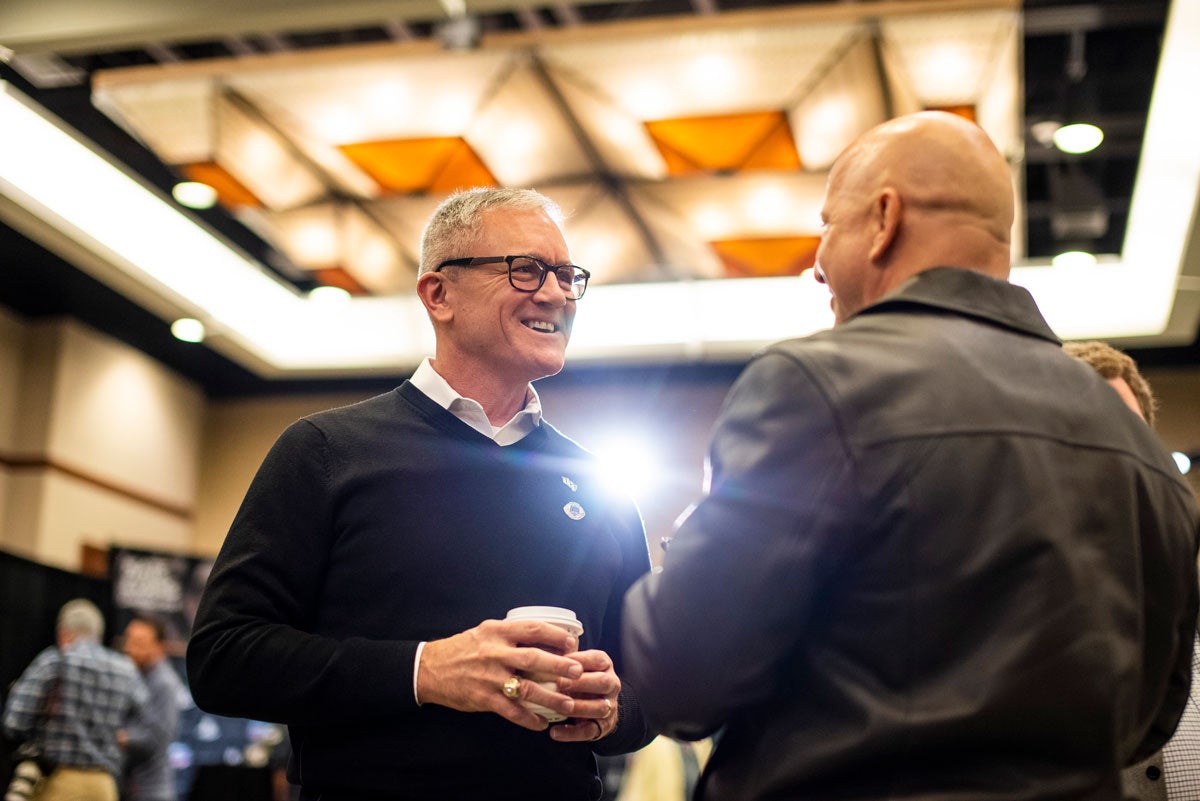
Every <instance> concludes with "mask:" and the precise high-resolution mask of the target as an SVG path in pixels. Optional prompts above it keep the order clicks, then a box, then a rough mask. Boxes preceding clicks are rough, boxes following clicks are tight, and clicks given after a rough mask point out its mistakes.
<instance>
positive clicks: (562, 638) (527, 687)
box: [417, 620, 615, 739]
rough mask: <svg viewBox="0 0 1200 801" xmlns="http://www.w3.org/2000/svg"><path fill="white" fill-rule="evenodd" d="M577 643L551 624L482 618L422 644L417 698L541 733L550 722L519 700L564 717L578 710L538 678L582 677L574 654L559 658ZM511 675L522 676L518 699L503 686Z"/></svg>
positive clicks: (578, 662) (560, 679)
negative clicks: (470, 626)
mask: <svg viewBox="0 0 1200 801" xmlns="http://www.w3.org/2000/svg"><path fill="white" fill-rule="evenodd" d="M578 647H579V642H578V641H577V640H576V639H575V637H573V636H572V635H570V634H568V633H567V632H565V631H563V630H562V629H561V628H559V627H558V626H555V625H552V624H550V623H543V622H541V621H536V620H521V621H505V620H485V621H483V622H482V623H480V624H479V625H478V626H476V627H475V628H473V629H467V630H466V631H464V632H462V633H461V634H455V635H454V636H453V637H447V638H446V639H444V640H432V641H430V642H427V643H426V644H425V648H424V650H423V651H422V652H421V663H420V665H419V666H418V668H417V698H418V699H420V702H421V703H422V704H440V705H441V706H447V707H450V708H451V709H457V710H459V711H460V712H495V713H496V714H497V715H500V716H501V717H503V718H506V719H507V720H510V721H512V722H513V723H515V724H517V725H518V726H523V727H525V728H526V729H532V730H534V731H543V730H545V728H546V726H547V725H549V724H547V723H546V721H545V719H543V718H542V717H540V716H539V715H537V714H536V713H534V712H531V711H530V710H528V709H526V708H525V707H524V706H522V705H521V703H520V702H521V701H522V700H524V701H532V702H533V703H535V704H539V705H541V706H544V707H546V708H547V709H553V710H555V711H557V712H561V713H562V714H564V715H567V716H571V715H574V714H577V710H576V706H577V704H576V702H575V700H574V699H573V698H571V697H570V696H569V695H566V694H564V693H562V692H555V691H553V690H549V689H546V688H545V687H543V686H542V685H541V684H539V683H538V682H539V681H544V682H548V681H552V680H554V681H559V682H562V681H572V680H576V679H580V678H581V677H582V676H584V675H585V673H584V670H585V668H584V665H581V664H580V660H579V659H578V655H575V656H572V657H565V656H559V654H569V653H573V652H574V651H575V649H576V648H578ZM543 649H548V650H543ZM551 651H553V652H554V653H551ZM585 653H591V652H585ZM606 658H607V657H606ZM610 664H611V662H610ZM514 676H516V677H517V678H519V679H520V687H519V690H518V697H517V698H509V697H507V696H506V695H505V694H504V692H503V689H502V688H503V686H504V683H505V682H506V681H508V680H509V679H511V678H512V677H514ZM525 676H533V677H536V679H537V680H536V681H535V680H533V679H531V678H525ZM614 678H615V677H614ZM592 728H593V732H592V733H593V734H594V733H595V728H594V727H592ZM582 739H586V738H582Z"/></svg>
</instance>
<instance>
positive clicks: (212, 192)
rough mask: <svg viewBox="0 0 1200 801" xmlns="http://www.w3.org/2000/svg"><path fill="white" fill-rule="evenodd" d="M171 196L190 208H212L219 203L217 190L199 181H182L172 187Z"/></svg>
mask: <svg viewBox="0 0 1200 801" xmlns="http://www.w3.org/2000/svg"><path fill="white" fill-rule="evenodd" d="M171 197H173V198H175V200H176V201H177V202H178V203H179V204H180V205H181V206H187V207H188V208H189V209H211V208H212V207H213V206H215V205H216V204H217V190H216V189H213V188H212V187H211V186H209V185H208V184H202V183H200V182H199V181H180V182H179V183H177V184H175V186H174V188H172V189H171Z"/></svg>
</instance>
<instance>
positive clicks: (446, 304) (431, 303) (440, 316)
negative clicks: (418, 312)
mask: <svg viewBox="0 0 1200 801" xmlns="http://www.w3.org/2000/svg"><path fill="white" fill-rule="evenodd" d="M417 297H419V298H420V299H421V303H423V304H425V311H426V312H428V314H429V317H430V319H431V320H434V321H435V322H447V321H449V320H450V318H451V317H453V316H454V315H453V311H452V310H451V308H450V301H449V298H448V297H447V292H446V277H445V276H444V275H442V274H441V273H435V272H432V271H431V272H427V273H422V274H421V277H420V278H418V279H417Z"/></svg>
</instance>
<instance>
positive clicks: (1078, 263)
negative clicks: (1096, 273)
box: [1050, 250, 1096, 267]
mask: <svg viewBox="0 0 1200 801" xmlns="http://www.w3.org/2000/svg"><path fill="white" fill-rule="evenodd" d="M1050 263H1051V264H1052V265H1054V266H1055V267H1095V266H1096V254H1094V253H1088V252H1087V251H1086V250H1066V251H1063V252H1062V253H1059V254H1058V255H1057V256H1055V257H1054V258H1053V259H1051V260H1050Z"/></svg>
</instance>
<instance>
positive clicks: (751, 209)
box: [746, 184, 794, 228]
mask: <svg viewBox="0 0 1200 801" xmlns="http://www.w3.org/2000/svg"><path fill="white" fill-rule="evenodd" d="M790 201H791V198H790V197H789V196H788V193H787V191H786V190H784V188H783V187H782V186H780V185H778V184H764V185H762V186H760V187H758V188H756V189H755V190H754V191H752V192H751V193H750V195H749V196H748V197H747V198H746V212H747V214H748V215H749V217H750V218H751V219H753V220H757V221H758V223H759V224H760V225H762V227H763V228H781V227H786V226H787V224H788V223H790V222H793V221H794V220H793V219H792V213H793V209H792V205H791V202H790Z"/></svg>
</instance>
